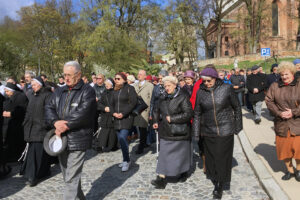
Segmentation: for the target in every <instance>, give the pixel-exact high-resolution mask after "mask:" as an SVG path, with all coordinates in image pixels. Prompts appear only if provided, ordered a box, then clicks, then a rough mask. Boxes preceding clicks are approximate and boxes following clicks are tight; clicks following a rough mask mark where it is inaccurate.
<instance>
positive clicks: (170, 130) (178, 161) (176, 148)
mask: <svg viewBox="0 0 300 200" xmlns="http://www.w3.org/2000/svg"><path fill="white" fill-rule="evenodd" d="M162 81H163V84H164V87H165V92H164V93H163V94H162V95H161V96H160V99H159V102H158V103H157V104H156V106H155V108H154V113H153V128H154V129H158V134H159V149H160V151H159V156H158V161H157V168H156V173H157V174H158V175H157V177H156V179H154V180H152V181H151V184H152V185H154V186H155V188H156V189H164V188H165V187H166V185H167V181H166V177H178V181H180V182H185V181H186V180H187V177H188V171H189V170H190V168H191V164H192V152H191V151H192V148H191V129H190V126H191V122H190V121H191V118H192V116H193V109H192V105H191V102H190V100H189V97H188V96H187V95H186V94H185V92H183V91H182V89H181V88H180V87H178V85H177V84H178V80H177V78H176V77H174V76H166V77H164V78H163V80H162Z"/></svg>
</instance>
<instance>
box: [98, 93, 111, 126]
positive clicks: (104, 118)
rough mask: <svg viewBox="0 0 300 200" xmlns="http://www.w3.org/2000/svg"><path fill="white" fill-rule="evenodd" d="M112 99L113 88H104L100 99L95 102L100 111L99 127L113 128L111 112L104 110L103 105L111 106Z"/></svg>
mask: <svg viewBox="0 0 300 200" xmlns="http://www.w3.org/2000/svg"><path fill="white" fill-rule="evenodd" d="M112 101H113V89H110V90H105V91H104V92H103V94H102V97H101V99H100V100H99V101H98V102H97V105H98V110H100V112H101V120H100V127H102V128H113V127H114V123H113V116H112V112H105V107H111V104H112Z"/></svg>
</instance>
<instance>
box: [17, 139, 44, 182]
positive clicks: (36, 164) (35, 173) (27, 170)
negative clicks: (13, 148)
mask: <svg viewBox="0 0 300 200" xmlns="http://www.w3.org/2000/svg"><path fill="white" fill-rule="evenodd" d="M20 174H21V175H24V177H25V178H27V179H31V180H36V179H41V178H44V177H46V176H48V175H50V156H49V155H48V154H47V153H46V152H45V151H44V147H43V143H42V142H32V143H29V148H28V152H27V156H26V160H25V161H24V163H23V165H22V168H21V171H20Z"/></svg>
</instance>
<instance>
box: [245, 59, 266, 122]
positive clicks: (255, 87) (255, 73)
mask: <svg viewBox="0 0 300 200" xmlns="http://www.w3.org/2000/svg"><path fill="white" fill-rule="evenodd" d="M251 69H252V74H251V75H249V76H248V78H247V84H246V87H247V89H248V93H249V101H250V102H251V104H252V106H253V109H254V111H255V119H254V122H255V123H256V124H259V123H260V122H261V107H262V103H263V101H264V99H265V93H264V92H265V90H266V88H267V80H266V75H265V74H262V73H259V66H256V65H255V66H253V67H252V68H251Z"/></svg>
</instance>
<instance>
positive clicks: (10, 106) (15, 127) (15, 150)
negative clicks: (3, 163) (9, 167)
mask: <svg viewBox="0 0 300 200" xmlns="http://www.w3.org/2000/svg"><path fill="white" fill-rule="evenodd" d="M27 104H28V99H27V97H26V95H25V94H24V93H23V92H21V91H15V92H14V94H13V96H11V97H10V98H7V99H6V100H5V102H4V106H3V111H7V112H11V117H9V118H8V117H4V119H3V127H2V130H3V141H4V152H5V153H4V154H5V156H6V159H7V161H12V162H14V161H17V159H18V158H19V157H20V156H21V154H22V151H23V150H24V147H25V142H24V129H23V121H24V118H25V113H26V107H27Z"/></svg>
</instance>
